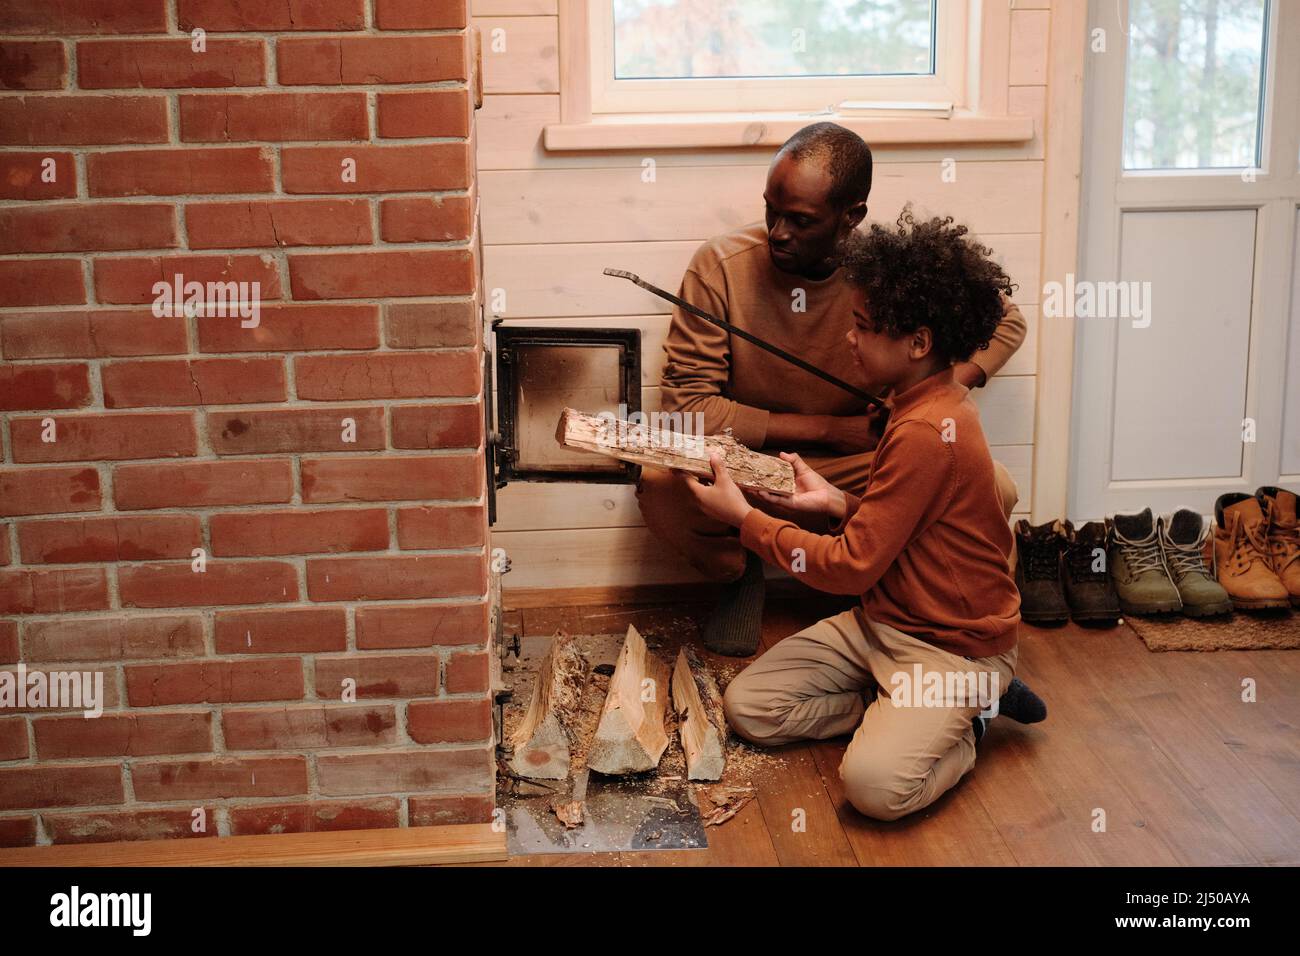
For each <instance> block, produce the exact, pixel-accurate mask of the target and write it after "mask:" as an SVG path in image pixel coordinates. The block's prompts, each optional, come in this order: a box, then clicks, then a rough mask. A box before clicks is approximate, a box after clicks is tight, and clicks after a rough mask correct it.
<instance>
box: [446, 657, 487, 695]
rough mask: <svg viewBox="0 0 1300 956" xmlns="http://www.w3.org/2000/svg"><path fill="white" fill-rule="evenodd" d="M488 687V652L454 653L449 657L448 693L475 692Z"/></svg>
mask: <svg viewBox="0 0 1300 956" xmlns="http://www.w3.org/2000/svg"><path fill="white" fill-rule="evenodd" d="M487 689H488V656H487V655H486V654H453V655H451V657H449V658H447V687H446V691H447V693H449V694H473V693H477V692H482V691H486V690H487Z"/></svg>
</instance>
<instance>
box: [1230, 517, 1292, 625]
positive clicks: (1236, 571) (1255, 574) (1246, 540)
mask: <svg viewBox="0 0 1300 956" xmlns="http://www.w3.org/2000/svg"><path fill="white" fill-rule="evenodd" d="M1214 563H1215V569H1216V572H1217V574H1218V578H1219V583H1220V584H1221V585H1223V589H1224V590H1225V591H1227V592H1228V596H1229V597H1230V598H1232V603H1233V606H1234V607H1237V608H1241V609H1245V610H1258V609H1261V608H1270V607H1287V606H1288V605H1289V604H1290V603H1291V601H1290V596H1289V595H1288V594H1287V590H1286V588H1285V587H1284V586H1283V584H1282V582H1281V581H1280V580H1278V576H1277V574H1276V573H1275V572H1274V571H1273V564H1272V556H1271V554H1270V552H1269V546H1268V539H1267V536H1266V526H1265V522H1264V511H1263V509H1262V508H1260V506H1259V500H1258V499H1257V498H1255V497H1254V496H1252V495H1243V494H1240V493H1237V492H1233V493H1231V494H1226V495H1220V496H1219V500H1218V501H1216V502H1215V503H1214Z"/></svg>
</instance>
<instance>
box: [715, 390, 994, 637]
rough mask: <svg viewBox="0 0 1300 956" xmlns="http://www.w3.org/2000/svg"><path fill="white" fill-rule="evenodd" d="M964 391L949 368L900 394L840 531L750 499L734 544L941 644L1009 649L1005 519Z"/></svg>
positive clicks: (980, 432) (873, 616)
mask: <svg viewBox="0 0 1300 956" xmlns="http://www.w3.org/2000/svg"><path fill="white" fill-rule="evenodd" d="M967 393H968V389H967V388H966V387H965V386H964V385H960V384H958V383H957V382H955V381H954V380H953V373H952V370H951V369H946V370H944V371H942V372H939V373H936V374H935V375H932V376H930V377H929V378H927V379H925V380H924V381H922V382H919V383H918V384H916V385H914V386H912V387H911V388H909V389H907V390H906V391H905V392H903V393H902V394H900V395H898V396H897V397H896V398H895V400H894V402H893V406H894V410H893V413H892V414H891V416H890V418H889V425H888V427H887V428H886V429H885V433H884V436H883V437H882V438H881V440H880V446H879V448H878V450H877V452H876V458H875V463H874V465H873V467H872V471H871V477H870V482H869V484H868V486H867V491H866V494H865V495H863V497H862V498H861V499H858V498H855V497H853V496H852V495H850V496H848V502H847V511H846V514H845V519H844V522H843V523H842V524H841V526H840V529H839V531H838V533H836V534H831V535H819V534H813V533H811V532H808V531H804V530H803V529H802V528H800V527H798V526H797V525H795V524H792V523H791V522H789V521H783V520H781V519H779V518H775V517H773V516H771V515H768V514H765V513H763V512H761V511H759V510H758V509H757V508H755V509H754V510H753V511H751V512H750V513H749V515H748V516H747V517H746V518H745V520H744V523H743V524H741V526H740V540H741V542H742V543H743V544H744V545H745V546H746V547H747V548H749V549H751V550H752V551H754V552H755V553H757V554H758V555H759V556H760V557H762V558H763V559H764V560H766V561H768V562H770V563H772V564H776V565H779V566H780V567H782V568H784V569H785V570H786V571H789V572H790V573H792V574H794V575H795V576H796V577H797V578H799V579H801V580H803V581H805V582H806V583H807V584H809V585H810V586H812V587H815V588H817V589H818V590H821V591H829V592H831V593H834V594H861V595H862V607H863V610H864V612H865V613H866V615H867V617H868V618H870V619H872V620H875V621H879V622H881V623H882V624H889V625H891V626H893V627H896V628H898V629H899V630H900V631H903V632H904V633H907V634H911V635H913V636H914V637H917V638H920V639H921V640H923V641H927V642H929V643H931V644H934V645H935V646H937V647H940V648H943V649H944V650H947V651H951V652H952V653H954V654H958V655H960V656H962V657H988V656H990V655H993V654H1001V653H1003V652H1004V651H1007V650H1010V649H1011V648H1012V647H1014V646H1015V644H1016V637H1017V635H1016V631H1017V624H1018V623H1019V621H1020V595H1019V592H1018V591H1017V590H1016V584H1015V579H1014V578H1013V577H1012V575H1011V571H1010V568H1009V565H1008V558H1009V557H1010V554H1011V548H1012V546H1013V539H1012V535H1011V526H1010V525H1009V524H1008V522H1007V519H1006V517H1005V515H1004V514H1003V512H1002V504H1001V500H1000V498H999V497H998V491H997V487H996V484H995V482H994V477H993V459H992V458H991V457H990V455H989V447H988V443H987V442H986V441H985V439H984V432H983V430H982V429H981V428H980V421H979V413H978V411H977V410H976V408H975V405H974V403H973V402H971V400H970V399H969V398H968V397H967ZM796 549H803V560H802V561H800V562H798V563H799V564H806V568H805V569H804V570H802V571H796V570H794V568H795V566H796V560H795V559H796V557H797V556H798V553H797V551H796Z"/></svg>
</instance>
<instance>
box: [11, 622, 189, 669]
mask: <svg viewBox="0 0 1300 956" xmlns="http://www.w3.org/2000/svg"><path fill="white" fill-rule="evenodd" d="M23 636H24V640H25V642H26V646H27V660H29V661H117V660H132V659H141V658H159V657H199V656H202V655H203V654H204V653H205V651H204V646H203V619H202V618H200V617H198V616H191V615H170V614H169V615H166V616H155V615H149V616H145V615H140V614H132V615H129V616H125V617H98V618H85V617H79V618H73V619H69V620H62V621H57V620H56V621H29V622H28V623H27V624H26V625H25V626H24V628H23Z"/></svg>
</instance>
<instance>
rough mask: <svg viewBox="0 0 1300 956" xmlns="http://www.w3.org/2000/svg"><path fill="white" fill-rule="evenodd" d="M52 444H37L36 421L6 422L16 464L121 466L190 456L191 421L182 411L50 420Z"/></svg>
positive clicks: (38, 422) (192, 446) (38, 424)
mask: <svg viewBox="0 0 1300 956" xmlns="http://www.w3.org/2000/svg"><path fill="white" fill-rule="evenodd" d="M51 417H53V418H54V422H55V431H54V434H55V438H56V440H55V441H52V442H44V441H41V433H42V431H44V427H43V426H42V425H41V422H42V421H43V419H40V418H15V419H11V420H10V422H9V433H10V435H11V437H12V439H13V458H14V461H16V462H36V461H100V460H110V461H120V460H122V459H128V458H176V457H181V456H187V455H193V454H194V453H195V450H196V447H197V445H196V442H197V439H196V437H195V434H194V419H193V418H192V417H191V416H190V415H189V414H188V413H185V412H176V413H165V412H160V413H146V414H139V415H132V414H113V413H111V412H110V413H104V412H99V413H97V414H87V415H59V416H51Z"/></svg>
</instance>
